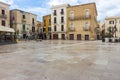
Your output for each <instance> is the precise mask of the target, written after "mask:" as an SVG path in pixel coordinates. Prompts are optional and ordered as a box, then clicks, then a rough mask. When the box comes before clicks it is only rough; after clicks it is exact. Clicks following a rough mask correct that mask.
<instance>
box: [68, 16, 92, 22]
mask: <svg viewBox="0 0 120 80" xmlns="http://www.w3.org/2000/svg"><path fill="white" fill-rule="evenodd" d="M89 19H91V16H90V15H89V16H74V17H69V20H70V21H75V20H89Z"/></svg>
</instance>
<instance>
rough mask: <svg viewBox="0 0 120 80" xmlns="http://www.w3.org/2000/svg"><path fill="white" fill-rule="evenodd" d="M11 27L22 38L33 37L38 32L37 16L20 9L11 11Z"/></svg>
mask: <svg viewBox="0 0 120 80" xmlns="http://www.w3.org/2000/svg"><path fill="white" fill-rule="evenodd" d="M10 26H11V27H13V28H14V29H15V31H16V34H18V35H20V36H23V35H24V36H25V35H29V34H31V35H32V34H34V33H35V32H36V31H37V15H35V14H32V13H29V12H25V11H22V10H18V9H14V10H11V11H10Z"/></svg>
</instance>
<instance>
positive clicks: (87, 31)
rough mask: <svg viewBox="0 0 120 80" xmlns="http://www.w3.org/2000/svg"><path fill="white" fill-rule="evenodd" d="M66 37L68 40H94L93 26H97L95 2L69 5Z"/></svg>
mask: <svg viewBox="0 0 120 80" xmlns="http://www.w3.org/2000/svg"><path fill="white" fill-rule="evenodd" d="M67 17H68V21H67V22H68V23H67V27H68V33H67V36H68V39H70V40H95V39H96V38H97V35H96V34H95V31H94V29H95V27H97V9H96V4H95V3H88V4H81V5H75V6H69V7H68V8H67Z"/></svg>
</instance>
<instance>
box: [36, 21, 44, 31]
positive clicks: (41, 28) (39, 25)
mask: <svg viewBox="0 0 120 80" xmlns="http://www.w3.org/2000/svg"><path fill="white" fill-rule="evenodd" d="M42 31H43V27H42V22H40V21H37V32H38V33H42Z"/></svg>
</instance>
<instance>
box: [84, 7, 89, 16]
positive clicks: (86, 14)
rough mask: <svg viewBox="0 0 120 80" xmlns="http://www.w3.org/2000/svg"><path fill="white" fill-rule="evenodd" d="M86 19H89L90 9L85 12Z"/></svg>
mask: <svg viewBox="0 0 120 80" xmlns="http://www.w3.org/2000/svg"><path fill="white" fill-rule="evenodd" d="M85 17H86V18H89V10H88V9H87V10H85Z"/></svg>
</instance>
